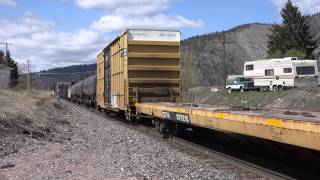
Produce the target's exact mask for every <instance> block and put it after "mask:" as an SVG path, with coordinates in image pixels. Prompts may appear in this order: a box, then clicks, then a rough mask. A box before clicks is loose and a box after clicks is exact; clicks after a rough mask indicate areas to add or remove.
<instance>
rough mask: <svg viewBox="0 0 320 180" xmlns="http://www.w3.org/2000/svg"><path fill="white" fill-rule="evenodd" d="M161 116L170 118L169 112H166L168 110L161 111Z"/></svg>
mask: <svg viewBox="0 0 320 180" xmlns="http://www.w3.org/2000/svg"><path fill="white" fill-rule="evenodd" d="M163 117H164V118H165V119H170V118H171V117H170V113H168V112H163Z"/></svg>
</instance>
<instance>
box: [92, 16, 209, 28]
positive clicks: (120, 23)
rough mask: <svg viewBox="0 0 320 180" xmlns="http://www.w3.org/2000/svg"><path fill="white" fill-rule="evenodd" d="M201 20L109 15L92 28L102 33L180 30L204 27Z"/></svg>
mask: <svg viewBox="0 0 320 180" xmlns="http://www.w3.org/2000/svg"><path fill="white" fill-rule="evenodd" d="M202 26H203V23H202V21H200V20H197V21H193V20H189V19H186V18H184V17H182V16H178V15H177V16H166V15H162V14H160V15H155V16H145V17H131V18H128V17H125V16H121V15H107V16H103V17H101V18H100V19H99V20H98V21H96V22H94V23H93V24H92V26H91V28H92V29H94V30H98V31H102V32H119V31H122V30H124V29H126V28H147V29H172V30H179V29H180V28H182V27H193V28H199V27H202Z"/></svg>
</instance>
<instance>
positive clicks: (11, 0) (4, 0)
mask: <svg viewBox="0 0 320 180" xmlns="http://www.w3.org/2000/svg"><path fill="white" fill-rule="evenodd" d="M16 4H17V2H16V1H15V0H0V5H7V6H14V5H16Z"/></svg>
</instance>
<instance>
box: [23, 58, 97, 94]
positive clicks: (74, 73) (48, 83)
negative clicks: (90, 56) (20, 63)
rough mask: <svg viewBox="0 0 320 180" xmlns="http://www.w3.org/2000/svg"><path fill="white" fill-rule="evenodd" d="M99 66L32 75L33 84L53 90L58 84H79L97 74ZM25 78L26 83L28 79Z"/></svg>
mask: <svg viewBox="0 0 320 180" xmlns="http://www.w3.org/2000/svg"><path fill="white" fill-rule="evenodd" d="M96 69H97V64H83V65H72V66H67V67H58V68H53V69H49V70H45V71H41V72H37V73H33V74H32V84H33V85H34V86H36V87H39V88H45V89H53V88H54V87H55V84H56V82H78V81H81V80H82V79H85V78H86V77H88V76H90V75H93V74H95V73H96ZM22 78H24V81H25V79H26V77H22Z"/></svg>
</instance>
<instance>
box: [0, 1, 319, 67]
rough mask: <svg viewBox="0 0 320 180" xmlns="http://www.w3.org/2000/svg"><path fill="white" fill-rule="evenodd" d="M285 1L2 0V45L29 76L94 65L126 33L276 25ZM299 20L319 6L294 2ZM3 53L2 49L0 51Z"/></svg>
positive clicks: (201, 31) (184, 33) (192, 32)
mask: <svg viewBox="0 0 320 180" xmlns="http://www.w3.org/2000/svg"><path fill="white" fill-rule="evenodd" d="M285 2H286V0H198V1H195V0H0V43H3V42H9V43H13V45H11V46H9V48H10V51H11V54H12V56H13V57H14V59H15V60H16V61H17V62H18V63H19V64H20V65H23V64H24V63H25V62H26V60H30V62H31V64H32V68H33V69H32V70H33V71H39V70H40V69H41V70H43V69H48V68H53V67H60V66H68V65H73V64H87V63H94V62H95V58H96V54H97V53H98V52H99V51H100V50H101V49H102V48H103V47H105V46H106V45H107V44H108V42H110V40H112V39H113V38H114V37H115V36H116V35H117V34H118V33H120V32H122V31H124V30H125V29H127V28H147V29H170V30H179V31H181V34H182V38H183V39H184V38H188V37H191V36H194V35H200V34H205V33H209V32H215V31H223V30H228V29H230V28H233V27H235V26H238V25H241V24H246V23H254V22H259V23H279V22H281V18H280V15H279V11H280V10H281V8H282V7H283V5H284V3H285ZM293 2H294V3H295V4H297V5H298V6H299V7H300V9H301V11H302V12H303V14H305V15H308V14H313V13H316V12H320V0H293ZM0 49H4V46H0Z"/></svg>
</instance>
